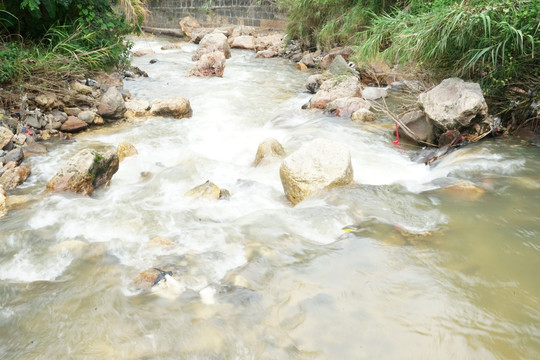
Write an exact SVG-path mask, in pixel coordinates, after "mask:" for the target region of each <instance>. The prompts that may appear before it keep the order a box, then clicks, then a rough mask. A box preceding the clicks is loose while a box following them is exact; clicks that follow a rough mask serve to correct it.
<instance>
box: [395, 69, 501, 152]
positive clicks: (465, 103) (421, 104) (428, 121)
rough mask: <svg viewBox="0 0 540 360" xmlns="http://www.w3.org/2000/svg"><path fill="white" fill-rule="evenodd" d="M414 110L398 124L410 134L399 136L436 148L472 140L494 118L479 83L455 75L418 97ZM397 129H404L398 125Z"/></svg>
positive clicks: (486, 130) (487, 127)
mask: <svg viewBox="0 0 540 360" xmlns="http://www.w3.org/2000/svg"><path fill="white" fill-rule="evenodd" d="M417 105H418V109H417V110H413V111H410V112H408V113H406V114H404V115H402V116H401V118H400V120H401V123H402V124H403V125H404V126H406V127H407V128H408V130H410V131H411V132H412V133H413V136H411V135H409V134H408V133H407V132H406V131H402V134H403V137H405V138H406V139H408V140H410V141H413V142H418V143H421V144H425V143H431V144H436V145H438V146H439V147H440V148H444V147H452V146H455V145H459V144H461V143H463V142H464V141H467V140H468V141H474V140H475V138H478V137H479V136H480V135H482V134H486V133H489V132H490V131H491V130H492V124H493V122H494V120H493V119H492V118H491V117H490V116H489V114H488V106H487V104H486V101H485V99H484V95H483V94H482V89H481V88H480V85H479V84H477V83H472V82H465V81H463V80H462V79H459V78H449V79H445V80H443V81H442V82H441V83H440V84H439V85H437V86H436V87H434V88H433V89H431V90H429V91H425V92H423V93H421V94H420V95H419V96H418V102H417ZM400 128H401V130H404V129H403V127H401V126H400Z"/></svg>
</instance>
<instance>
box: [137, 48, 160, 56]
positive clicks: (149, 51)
mask: <svg viewBox="0 0 540 360" xmlns="http://www.w3.org/2000/svg"><path fill="white" fill-rule="evenodd" d="M154 52H155V51H154V50H152V49H139V50H135V51H133V55H134V56H137V57H141V56H145V55H149V54H153V53H154Z"/></svg>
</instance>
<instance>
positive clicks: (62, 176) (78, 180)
mask: <svg viewBox="0 0 540 360" xmlns="http://www.w3.org/2000/svg"><path fill="white" fill-rule="evenodd" d="M118 164H119V161H118V155H116V149H114V148H109V149H107V150H106V151H104V152H98V151H97V150H93V149H84V150H81V151H79V152H78V153H77V154H75V155H74V156H73V157H72V158H71V159H69V160H68V161H67V163H66V164H64V165H63V166H62V167H61V168H60V170H58V172H57V173H56V175H54V176H53V178H52V179H51V180H50V181H49V183H48V184H47V189H48V190H52V191H55V192H60V191H72V192H75V193H79V194H83V195H91V194H92V192H93V191H94V190H95V189H97V188H99V187H100V186H107V185H108V184H109V183H110V181H111V178H112V176H113V175H114V174H115V173H116V172H117V171H118Z"/></svg>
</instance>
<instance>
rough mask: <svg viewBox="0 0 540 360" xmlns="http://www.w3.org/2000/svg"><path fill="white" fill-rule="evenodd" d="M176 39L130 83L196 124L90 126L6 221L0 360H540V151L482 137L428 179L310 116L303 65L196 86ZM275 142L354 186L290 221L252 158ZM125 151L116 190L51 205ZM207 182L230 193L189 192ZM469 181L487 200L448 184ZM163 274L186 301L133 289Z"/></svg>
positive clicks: (367, 141) (270, 169) (252, 67)
mask: <svg viewBox="0 0 540 360" xmlns="http://www.w3.org/2000/svg"><path fill="white" fill-rule="evenodd" d="M166 41H167V40H166V39H163V38H139V39H135V48H152V49H153V50H154V51H155V53H154V54H150V55H147V56H143V57H140V58H135V59H134V65H136V66H139V67H140V68H141V69H142V70H144V71H146V72H147V73H148V74H149V77H148V78H139V79H136V80H132V81H125V88H127V89H128V90H129V91H130V92H131V95H132V97H134V98H135V97H138V98H143V99H146V100H149V101H151V100H153V99H161V98H168V97H172V96H183V97H185V98H187V99H189V100H190V102H191V107H192V108H193V116H192V117H191V118H186V119H180V120H175V119H172V118H150V119H148V120H147V121H144V122H140V123H131V124H122V125H116V126H110V127H106V128H102V129H101V130H93V131H89V132H86V133H83V134H79V135H77V136H75V137H74V139H75V140H74V141H72V142H69V143H51V144H49V153H47V154H45V155H39V156H34V157H31V158H29V159H28V160H27V161H29V162H30V164H31V168H32V175H31V177H30V178H29V179H28V180H27V182H26V183H25V184H24V185H22V186H20V187H19V188H18V189H17V190H16V191H17V194H18V195H25V196H30V197H31V199H32V200H31V201H29V202H28V203H27V205H25V206H22V207H21V208H19V209H16V210H11V211H10V212H9V213H8V215H7V216H5V217H4V218H2V219H0V280H1V281H0V358H1V359H18V360H21V359H61V358H64V359H68V358H69V359H138V360H142V359H242V360H243V359H475V360H476V359H538V358H540V281H539V280H538V278H537V277H536V275H537V272H538V271H539V270H540V191H539V190H540V156H539V155H540V148H538V147H534V146H530V145H529V144H527V143H523V142H521V141H520V140H518V139H485V140H484V141H481V142H479V143H476V144H472V145H469V146H466V147H463V148H461V149H458V150H456V151H454V152H452V153H451V154H449V155H448V156H446V157H444V158H443V159H441V160H439V161H437V162H435V163H433V164H432V165H431V166H426V165H424V164H423V163H418V162H415V161H414V160H413V159H414V158H415V156H416V154H417V152H418V151H419V149H418V148H415V147H405V148H398V147H395V146H394V145H393V144H392V140H393V138H392V133H391V131H390V130H389V129H390V128H391V126H392V124H391V121H390V120H384V119H382V120H380V122H383V123H386V125H384V124H383V125H376V124H375V125H373V124H361V123H355V122H353V121H351V120H350V119H348V118H339V117H333V116H331V115H328V114H324V113H322V112H320V111H317V110H302V109H301V106H302V105H303V104H305V103H306V102H307V101H308V100H309V98H310V94H308V93H307V92H306V91H305V89H304V82H305V79H306V77H307V76H308V75H307V74H306V73H304V72H300V71H298V70H297V69H296V68H295V67H294V65H293V64H291V63H289V62H288V61H287V60H283V59H256V58H254V53H253V52H249V51H243V50H233V52H232V54H233V55H232V58H231V59H228V60H227V63H226V68H225V74H224V77H223V78H196V77H187V74H188V72H189V70H190V69H191V67H192V66H193V64H194V63H193V62H192V61H191V56H192V54H193V53H194V52H195V50H196V45H194V44H185V45H183V46H182V48H181V49H176V50H167V51H163V50H160V47H161V46H162V45H163V44H164V42H166ZM152 58H155V59H157V60H158V61H157V62H156V63H154V64H150V63H149V60H150V59H152ZM392 96H394V97H395V95H392ZM392 96H391V98H390V99H389V101H399V100H398V99H394V100H392ZM381 117H382V115H381ZM269 137H273V138H275V139H277V140H278V141H279V142H280V143H281V144H282V145H283V147H284V149H285V151H286V152H287V153H288V154H290V153H292V152H294V151H295V150H297V149H298V148H299V147H300V146H301V145H302V144H303V143H305V142H307V141H310V140H312V139H316V138H326V139H330V140H334V141H336V142H339V143H341V144H343V145H345V146H346V147H347V148H348V149H349V150H350V152H351V158H352V165H353V169H354V180H355V184H354V185H350V186H346V187H343V188H337V189H333V190H331V191H328V192H326V193H324V194H321V195H318V196H314V197H311V198H308V199H306V200H304V201H303V202H301V203H300V204H298V205H297V206H295V207H292V206H291V205H290V204H289V203H288V201H287V199H286V198H285V195H284V192H283V188H282V185H281V181H280V177H279V167H280V161H279V160H276V161H273V162H270V163H266V164H264V165H262V166H258V167H254V166H253V164H252V163H253V159H254V157H255V152H256V150H257V146H258V144H259V143H261V142H262V141H263V140H264V139H266V138H269ZM123 141H127V142H129V143H131V144H133V145H134V146H135V147H136V148H137V150H138V155H136V156H133V157H129V158H126V159H125V160H124V161H123V162H122V163H121V164H120V169H119V171H118V172H117V173H116V174H115V175H114V177H113V179H112V181H111V184H110V186H109V187H107V188H105V189H99V190H97V191H96V192H94V194H93V195H92V196H91V197H84V196H80V195H73V194H65V193H62V194H46V193H44V190H45V185H46V183H47V181H48V180H49V179H51V178H52V176H53V175H54V173H55V172H56V171H57V169H58V168H59V166H60V165H61V164H62V163H63V162H64V161H66V160H67V159H68V158H69V157H70V156H71V155H73V154H75V153H76V152H77V151H79V150H81V149H83V148H86V147H96V148H98V147H102V146H104V145H113V146H116V145H118V144H119V143H120V142H123ZM207 180H210V181H212V182H214V183H216V184H217V185H218V186H220V187H221V188H225V189H228V190H229V191H230V193H231V196H230V198H229V199H226V200H219V201H210V200H205V199H197V198H190V197H186V196H184V193H185V192H186V191H188V190H190V189H191V188H193V187H195V186H197V185H199V184H202V183H204V182H205V181H207ZM460 180H465V181H469V182H472V183H474V184H476V185H478V186H480V187H481V188H483V189H485V190H486V192H485V193H484V194H483V195H482V196H481V197H480V198H478V199H475V200H471V199H465V198H462V197H459V196H456V195H455V194H449V193H447V192H445V191H443V190H441V189H442V188H444V187H445V186H447V185H450V184H453V183H456V182H457V181H460ZM155 237H163V238H166V239H169V240H170V241H172V242H173V243H174V244H173V245H167V246H160V245H159V244H157V245H156V244H155V243H152V242H151V241H150V240H151V239H153V238H155ZM66 244H74V245H72V246H68V245H66ZM62 245H64V246H62ZM162 266H169V267H172V268H174V269H175V270H174V273H173V278H174V279H175V280H176V281H177V283H178V284H179V289H180V290H179V291H178V293H177V294H176V295H177V296H163V294H159V293H157V292H154V291H148V290H140V289H137V288H136V287H134V285H133V283H134V280H133V279H134V278H136V277H137V275H138V274H140V273H141V272H143V271H144V270H146V269H149V268H153V267H162Z"/></svg>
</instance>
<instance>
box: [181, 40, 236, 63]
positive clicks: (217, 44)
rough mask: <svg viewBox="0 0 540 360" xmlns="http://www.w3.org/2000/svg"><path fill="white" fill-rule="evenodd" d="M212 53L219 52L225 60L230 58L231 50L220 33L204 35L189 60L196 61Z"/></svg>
mask: <svg viewBox="0 0 540 360" xmlns="http://www.w3.org/2000/svg"><path fill="white" fill-rule="evenodd" d="M214 51H221V52H222V53H223V55H224V56H225V58H226V59H228V58H230V57H231V48H230V47H229V43H228V42H227V37H226V36H225V35H223V34H221V33H211V34H208V35H205V36H204V37H203V38H202V40H201V42H200V43H199V47H198V48H197V51H196V52H195V55H193V57H192V58H191V60H193V61H197V60H199V59H200V58H201V56H203V55H204V54H207V53H211V52H214Z"/></svg>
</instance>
